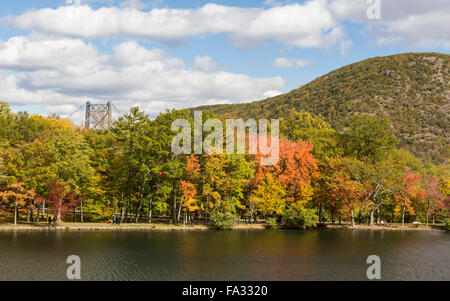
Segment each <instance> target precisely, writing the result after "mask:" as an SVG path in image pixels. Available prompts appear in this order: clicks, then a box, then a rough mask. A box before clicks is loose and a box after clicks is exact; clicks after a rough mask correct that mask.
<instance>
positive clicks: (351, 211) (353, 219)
mask: <svg viewBox="0 0 450 301" xmlns="http://www.w3.org/2000/svg"><path fill="white" fill-rule="evenodd" d="M350 214H351V218H352V227H354V226H355V216H354V215H353V209H352V210H350ZM339 223H340V222H339Z"/></svg>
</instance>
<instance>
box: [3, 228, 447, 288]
mask: <svg viewBox="0 0 450 301" xmlns="http://www.w3.org/2000/svg"><path fill="white" fill-rule="evenodd" d="M72 254H75V255H78V256H80V258H81V277H82V280H365V279H366V269H367V267H368V266H369V265H368V264H366V259H367V257H368V256H369V255H372V254H374V255H378V256H380V257H381V269H382V270H381V276H382V279H384V280H450V234H449V233H443V232H406V231H405V232H400V231H398V232H397V231H392V232H387V231H386V232H371V231H351V230H337V231H303V232H301V231H281V230H280V231H234V232H213V231H205V232H17V233H1V232H0V280H66V269H67V267H68V265H67V264H66V263H65V261H66V258H67V256H69V255H72Z"/></svg>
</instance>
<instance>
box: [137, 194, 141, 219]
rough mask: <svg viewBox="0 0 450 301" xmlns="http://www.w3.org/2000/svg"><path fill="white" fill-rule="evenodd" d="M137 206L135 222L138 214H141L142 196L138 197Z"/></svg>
mask: <svg viewBox="0 0 450 301" xmlns="http://www.w3.org/2000/svg"><path fill="white" fill-rule="evenodd" d="M139 199H140V200H139V206H138V207H137V209H136V224H137V223H138V222H139V215H140V214H141V207H142V197H141V196H140V197H139Z"/></svg>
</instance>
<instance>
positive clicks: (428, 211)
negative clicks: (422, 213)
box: [425, 199, 430, 227]
mask: <svg viewBox="0 0 450 301" xmlns="http://www.w3.org/2000/svg"><path fill="white" fill-rule="evenodd" d="M429 215H430V199H428V203H427V220H426V223H425V226H427V227H428V217H429Z"/></svg>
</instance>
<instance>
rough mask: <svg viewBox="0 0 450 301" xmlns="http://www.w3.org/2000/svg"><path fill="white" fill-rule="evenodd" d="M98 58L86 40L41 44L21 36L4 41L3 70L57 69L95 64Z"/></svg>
mask: <svg viewBox="0 0 450 301" xmlns="http://www.w3.org/2000/svg"><path fill="white" fill-rule="evenodd" d="M96 55H97V51H96V50H95V49H94V47H93V46H92V45H91V44H85V43H84V42H83V41H82V40H75V39H67V38H64V39H57V40H40V39H39V38H37V39H29V38H26V37H22V36H19V37H12V38H10V39H9V40H8V41H6V42H3V41H0V68H8V69H30V70H31V69H44V68H55V67H59V66H64V65H66V64H69V65H74V64H78V62H80V61H85V60H92V59H93V58H94V57H95V56H96Z"/></svg>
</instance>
